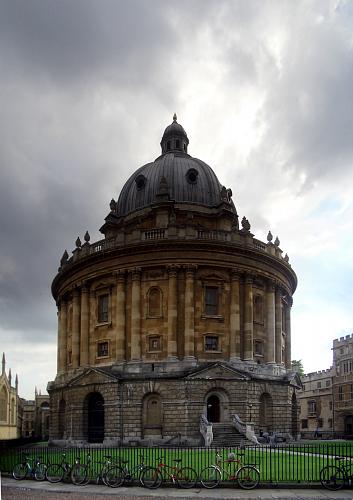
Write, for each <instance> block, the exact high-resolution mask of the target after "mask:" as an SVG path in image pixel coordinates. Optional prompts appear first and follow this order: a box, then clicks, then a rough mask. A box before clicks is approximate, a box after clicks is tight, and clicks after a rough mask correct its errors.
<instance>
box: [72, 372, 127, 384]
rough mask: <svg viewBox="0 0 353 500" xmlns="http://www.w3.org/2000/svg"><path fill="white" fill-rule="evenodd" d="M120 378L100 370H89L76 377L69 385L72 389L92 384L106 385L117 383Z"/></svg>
mask: <svg viewBox="0 0 353 500" xmlns="http://www.w3.org/2000/svg"><path fill="white" fill-rule="evenodd" d="M117 380H118V377H117V376H116V375H113V374H112V373H109V372H108V371H106V370H102V369H100V368H87V369H86V370H84V371H83V372H82V373H80V374H79V375H76V376H75V377H74V378H72V379H71V381H70V382H69V383H68V384H67V385H68V386H70V387H74V386H80V385H90V384H106V383H109V382H117Z"/></svg>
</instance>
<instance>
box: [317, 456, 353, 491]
mask: <svg viewBox="0 0 353 500" xmlns="http://www.w3.org/2000/svg"><path fill="white" fill-rule="evenodd" d="M335 460H336V461H337V462H341V463H340V464H338V465H326V467H323V468H322V469H321V470H320V483H321V484H322V486H323V487H324V488H326V489H327V490H331V491H336V490H340V489H341V488H343V486H344V485H345V484H349V485H350V484H351V481H352V479H353V477H352V470H351V467H352V463H351V462H346V463H342V462H343V461H345V460H346V458H345V457H335Z"/></svg>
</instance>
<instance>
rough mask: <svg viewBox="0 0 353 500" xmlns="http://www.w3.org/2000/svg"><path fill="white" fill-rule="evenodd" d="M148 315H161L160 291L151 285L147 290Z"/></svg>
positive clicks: (155, 316) (157, 316)
mask: <svg viewBox="0 0 353 500" xmlns="http://www.w3.org/2000/svg"><path fill="white" fill-rule="evenodd" d="M147 300H148V316H149V317H150V318H159V317H160V316H162V292H161V291H160V289H159V288H157V287H153V288H150V289H149V290H148V296H147Z"/></svg>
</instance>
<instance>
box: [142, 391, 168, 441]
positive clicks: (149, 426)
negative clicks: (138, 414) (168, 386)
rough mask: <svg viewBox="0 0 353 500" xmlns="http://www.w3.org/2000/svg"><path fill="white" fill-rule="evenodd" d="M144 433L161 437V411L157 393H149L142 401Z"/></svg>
mask: <svg viewBox="0 0 353 500" xmlns="http://www.w3.org/2000/svg"><path fill="white" fill-rule="evenodd" d="M143 423H144V426H143V427H144V435H145V436H154V437H162V426H163V412H162V402H161V398H160V395H159V394H156V393H154V394H149V395H148V396H147V397H146V398H145V399H144V402H143Z"/></svg>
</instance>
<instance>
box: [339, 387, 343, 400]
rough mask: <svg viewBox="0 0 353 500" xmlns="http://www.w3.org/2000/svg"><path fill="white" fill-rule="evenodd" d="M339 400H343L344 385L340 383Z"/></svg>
mask: <svg viewBox="0 0 353 500" xmlns="http://www.w3.org/2000/svg"><path fill="white" fill-rule="evenodd" d="M338 400H339V401H343V386H342V385H340V386H339V388H338Z"/></svg>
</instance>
